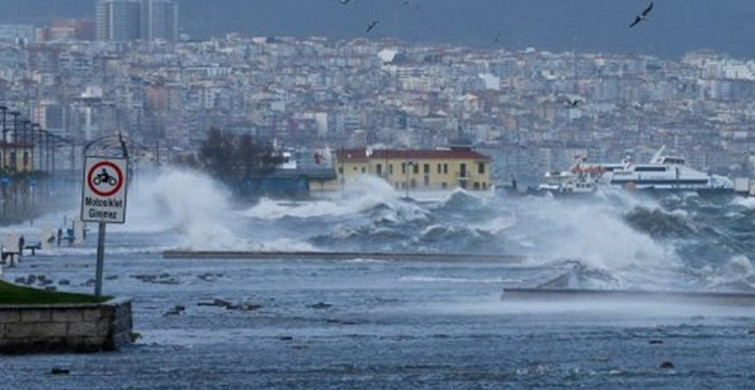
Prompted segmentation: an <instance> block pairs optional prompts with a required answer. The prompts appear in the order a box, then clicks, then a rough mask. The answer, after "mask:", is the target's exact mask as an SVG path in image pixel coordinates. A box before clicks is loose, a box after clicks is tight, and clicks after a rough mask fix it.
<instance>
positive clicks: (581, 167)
mask: <svg viewBox="0 0 755 390" xmlns="http://www.w3.org/2000/svg"><path fill="white" fill-rule="evenodd" d="M664 151H665V147H661V148H660V149H659V150H658V152H656V154H655V156H653V158H652V159H651V160H650V162H649V163H645V164H634V163H632V162H631V161H630V160H629V159H628V158H627V159H624V160H623V161H622V162H621V163H618V164H617V163H609V164H600V163H586V162H584V161H578V162H577V163H575V164H574V165H572V167H571V168H570V169H569V170H568V171H563V172H549V173H546V175H545V183H544V184H541V185H540V186H539V187H538V189H539V190H541V191H548V192H550V193H553V194H554V195H572V194H582V193H592V192H594V191H595V190H596V189H597V188H599V187H600V186H603V185H608V186H615V187H621V188H624V189H627V190H640V191H696V192H721V193H728V192H734V182H733V181H732V180H731V179H729V178H727V177H725V176H720V175H714V174H710V173H705V172H701V171H698V170H696V169H693V168H690V167H688V166H687V165H685V159H684V158H682V157H677V156H669V155H665V154H664Z"/></svg>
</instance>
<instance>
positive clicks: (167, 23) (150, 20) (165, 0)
mask: <svg viewBox="0 0 755 390" xmlns="http://www.w3.org/2000/svg"><path fill="white" fill-rule="evenodd" d="M142 39H146V40H150V41H151V40H154V39H164V40H166V41H175V40H176V39H178V4H176V3H175V2H173V1H170V0H142Z"/></svg>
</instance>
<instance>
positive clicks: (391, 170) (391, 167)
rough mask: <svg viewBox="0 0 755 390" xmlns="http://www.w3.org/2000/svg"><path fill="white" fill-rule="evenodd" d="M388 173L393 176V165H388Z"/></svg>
mask: <svg viewBox="0 0 755 390" xmlns="http://www.w3.org/2000/svg"><path fill="white" fill-rule="evenodd" d="M388 173H389V174H391V175H392V174H393V164H388Z"/></svg>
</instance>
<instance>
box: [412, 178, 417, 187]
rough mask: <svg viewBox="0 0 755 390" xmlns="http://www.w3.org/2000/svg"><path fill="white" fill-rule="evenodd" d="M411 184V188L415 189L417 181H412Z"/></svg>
mask: <svg viewBox="0 0 755 390" xmlns="http://www.w3.org/2000/svg"><path fill="white" fill-rule="evenodd" d="M411 184H412V188H417V181H416V180H414V179H412V181H411Z"/></svg>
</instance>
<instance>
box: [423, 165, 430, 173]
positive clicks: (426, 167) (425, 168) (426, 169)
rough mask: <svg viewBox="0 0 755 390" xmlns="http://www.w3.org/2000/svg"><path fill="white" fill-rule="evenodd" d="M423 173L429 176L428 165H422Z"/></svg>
mask: <svg viewBox="0 0 755 390" xmlns="http://www.w3.org/2000/svg"><path fill="white" fill-rule="evenodd" d="M424 172H425V175H429V174H430V164H425V165H424Z"/></svg>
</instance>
